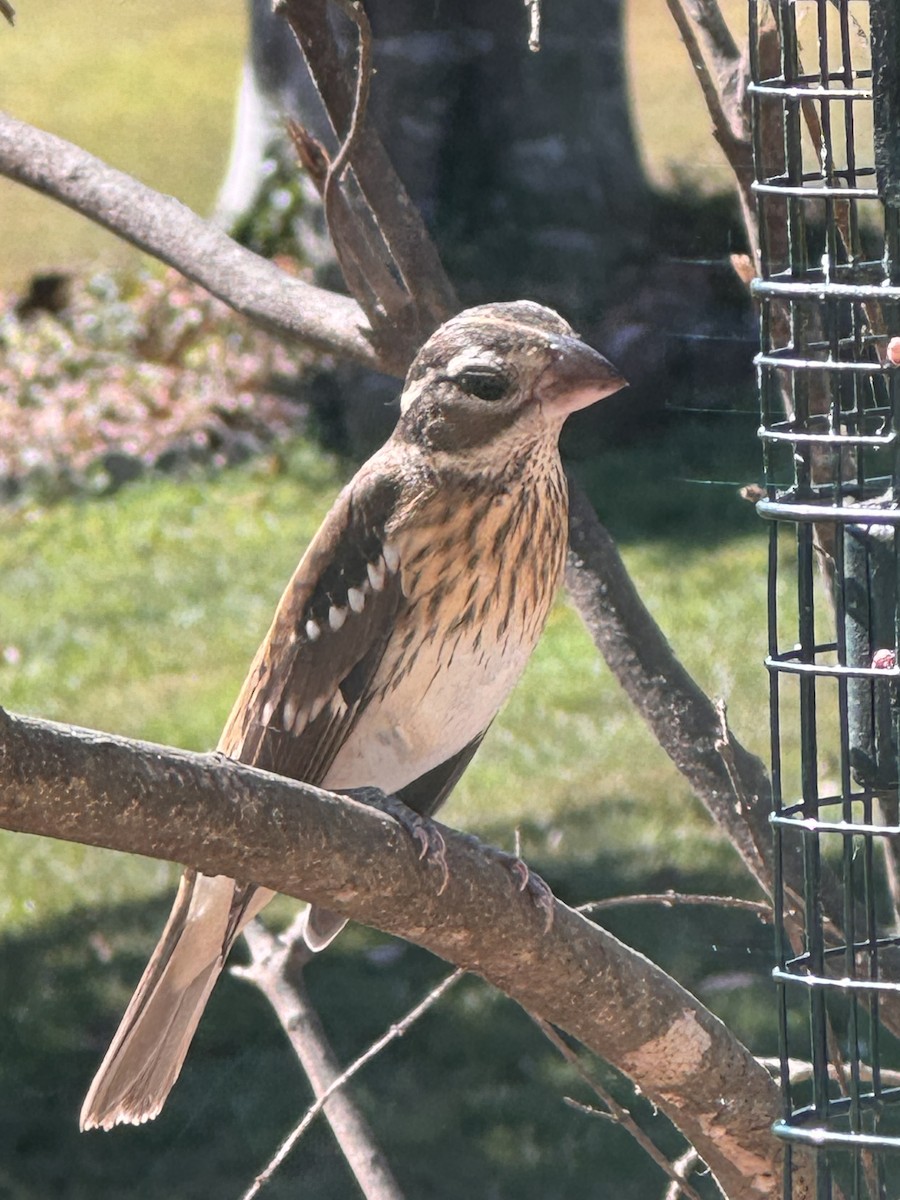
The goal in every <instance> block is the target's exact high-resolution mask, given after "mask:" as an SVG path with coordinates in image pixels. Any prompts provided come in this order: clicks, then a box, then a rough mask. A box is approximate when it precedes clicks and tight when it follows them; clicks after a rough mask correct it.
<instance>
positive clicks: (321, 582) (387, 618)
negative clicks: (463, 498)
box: [219, 471, 405, 784]
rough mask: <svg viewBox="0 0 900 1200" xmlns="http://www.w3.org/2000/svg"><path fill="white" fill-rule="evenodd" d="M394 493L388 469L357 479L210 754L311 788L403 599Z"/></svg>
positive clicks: (294, 584) (363, 690) (360, 702)
mask: <svg viewBox="0 0 900 1200" xmlns="http://www.w3.org/2000/svg"><path fill="white" fill-rule="evenodd" d="M398 495H399V484H398V483H397V481H396V479H395V478H394V477H393V476H392V475H391V474H390V473H389V472H385V473H382V474H379V473H378V472H377V471H374V472H369V473H367V474H365V475H364V474H360V475H358V476H357V477H356V478H355V479H354V480H353V481H352V482H351V483H350V484H348V486H347V487H346V488H345V489H344V491H343V492H342V493H341V495H340V496H339V497H338V499H337V501H336V502H335V504H334V507H333V508H332V509H331V511H330V513H329V514H328V516H327V517H326V518H325V520H324V522H323V524H322V526H321V528H320V529H319V532H318V533H317V534H316V536H315V538H314V539H313V541H312V542H311V543H310V546H309V549H308V550H307V551H306V553H305V554H304V556H303V558H302V560H301V562H300V565H299V566H298V567H297V570H296V571H295V572H294V575H293V578H292V579H291V581H290V583H289V584H288V586H287V588H286V590H285V592H284V595H283V596H282V598H281V602H280V604H279V606H278V609H277V611H276V613H275V618H274V620H273V622H272V626H271V628H270V630H269V633H268V635H267V637H266V639H265V641H264V642H263V644H262V645H261V646H260V648H259V651H258V652H257V655H256V658H255V659H254V661H253V664H252V666H251V668H250V672H249V674H248V676H247V679H246V681H245V683H244V686H243V688H242V689H241V693H240V695H239V696H238V699H237V701H236V703H235V706H234V709H233V710H232V713H231V716H230V718H229V720H228V723H227V725H226V726H225V730H224V732H223V734H222V737H221V739H220V741H219V749H220V750H221V751H222V752H223V753H225V754H228V755H229V756H231V757H233V758H237V759H239V760H240V761H241V762H246V763H251V764H253V765H254V766H257V767H261V768H262V769H264V770H267V771H274V772H276V773H277V774H279V775H286V776H289V777H291V778H294V779H302V780H304V781H305V782H307V783H313V784H316V783H320V782H321V781H322V780H323V779H324V777H325V774H326V772H327V770H328V768H329V766H330V764H331V763H332V761H333V760H334V757H335V755H336V754H337V752H338V750H339V749H340V747H341V746H342V744H343V743H344V741H345V739H346V737H347V735H348V734H349V732H350V730H351V729H352V727H353V724H354V721H355V719H356V717H357V715H358V714H359V713H360V712H361V711H362V709H363V708H364V707H365V705H366V703H367V702H368V700H369V699H370V692H369V684H370V683H371V680H372V677H373V675H374V673H375V671H376V670H377V669H378V665H379V663H380V661H381V658H382V656H383V654H384V650H385V647H386V645H387V643H388V641H389V639H390V637H391V633H392V631H393V629H394V627H395V624H396V620H397V616H398V613H399V612H400V610H401V608H402V606H403V604H404V603H405V597H404V595H403V589H402V586H401V577H400V570H399V559H398V556H397V554H396V551H395V550H394V548H393V547H392V546H391V545H390V544H386V541H385V534H384V529H385V525H386V523H387V520H388V517H389V516H390V513H391V512H392V511H393V509H394V507H395V505H396V502H397V498H398Z"/></svg>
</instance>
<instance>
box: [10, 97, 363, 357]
mask: <svg viewBox="0 0 900 1200" xmlns="http://www.w3.org/2000/svg"><path fill="white" fill-rule="evenodd" d="M0 175H5V176H7V177H8V178H9V179H14V180H16V181H17V182H18V183H24V184H25V185H26V186H27V187H30V188H34V189H35V191H38V192H41V193H43V194H44V195H45V196H52V197H53V199H54V200H59V201H60V203H61V204H65V205H67V206H68V207H69V208H73V209H75V211H76V212H79V213H81V214H82V215H83V216H86V217H89V218H90V219H91V220H92V221H95V222H96V223H97V224H98V225H102V226H103V227H104V229H109V230H110V231H111V232H112V233H115V234H116V235H117V236H118V237H121V238H124V239H125V241H127V242H130V243H131V244H132V245H133V246H137V247H138V249H140V250H146V251H147V253H148V254H152V255H153V256H154V257H155V258H158V259H160V260H161V261H162V262H164V263H168V265H169V266H171V267H175V268H176V269H177V270H179V271H181V273H182V274H183V275H186V276H187V278H188V279H192V280H194V282H195V283H199V284H201V286H203V287H205V288H206V289H207V291H209V292H211V293H212V294H213V295H214V296H217V297H218V298H219V299H220V300H222V301H224V303H226V304H228V305H229V306H230V307H231V308H233V309H235V311H237V312H239V313H243V314H244V315H245V316H246V317H249V318H250V320H252V321H255V322H257V324H259V325H262V326H263V327H264V328H266V329H269V330H271V331H272V332H274V333H279V334H283V335H287V336H289V337H294V338H299V339H301V340H302V341H303V342H306V343H307V344H308V345H310V346H313V347H315V348H316V349H319V350H325V351H330V352H333V353H335V354H340V355H344V356H346V357H349V358H353V359H356V361H357V362H361V363H364V364H365V365H366V366H369V367H373V368H375V369H376V370H381V369H383V364H382V363H381V361H380V359H379V358H378V356H377V354H376V352H375V350H374V349H373V347H372V345H371V344H370V341H369V336H368V335H369V327H368V322H367V320H366V317H365V314H364V313H363V311H362V309H361V308H360V307H359V305H358V304H357V303H356V301H354V300H351V299H350V298H349V297H347V296H340V295H338V294H337V293H336V292H329V291H326V290H325V289H324V288H318V287H314V286H313V285H312V284H309V283H304V282H302V280H299V279H294V278H292V277H291V276H290V275H286V274H285V273H284V272H283V271H280V270H279V269H278V267H276V266H274V265H273V264H272V263H270V262H268V261H266V259H264V258H260V257H259V256H258V255H256V254H253V253H252V251H250V250H245V249H244V247H243V246H239V245H238V244H237V242H234V241H232V240H231V238H230V237H228V236H227V235H226V234H224V233H222V231H221V230H220V229H217V228H216V227H215V226H214V225H211V224H210V223H209V222H208V221H204V220H203V219H202V218H201V217H198V216H197V215H196V213H193V212H191V210H190V209H189V208H187V207H186V206H185V205H184V204H182V203H181V202H180V201H179V200H176V199H175V198H174V197H173V196H164V195H162V194H161V193H160V192H156V191H154V190H153V188H149V187H147V186H146V185H145V184H142V183H139V182H138V181H137V180H136V179H134V178H133V177H132V176H130V175H126V174H125V173H124V172H122V171H117V170H116V169H115V168H114V167H110V166H108V165H107V164H106V163H104V162H102V161H101V160H100V159H99V158H95V157H94V156H93V155H92V154H88V153H87V151H86V150H82V149H80V147H78V146H74V145H72V143H71V142H67V141H65V140H64V139H63V138H60V137H56V136H55V134H52V133H46V132H44V131H43V130H41V129H36V128H35V127H34V126H33V125H28V124H26V123H25V122H24V121H18V120H16V118H15V117H11V116H9V115H8V114H7V113H3V112H0Z"/></svg>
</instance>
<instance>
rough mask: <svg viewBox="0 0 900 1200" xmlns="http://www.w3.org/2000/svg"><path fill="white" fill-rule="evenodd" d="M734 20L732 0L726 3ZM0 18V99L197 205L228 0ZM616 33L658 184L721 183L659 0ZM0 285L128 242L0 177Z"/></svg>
mask: <svg viewBox="0 0 900 1200" xmlns="http://www.w3.org/2000/svg"><path fill="white" fill-rule="evenodd" d="M724 8H725V11H726V13H727V15H728V16H729V18H730V19H731V20H732V21H733V22H734V27H735V28H736V29H737V30H740V29H741V27H742V25H741V22H742V21H744V20H745V18H744V17H743V15H742V14H743V10H744V8H745V5H744V3H743V0H727V2H726V3H725V5H724ZM18 9H19V12H18V20H17V24H16V28H15V30H12V29H9V28H8V27H7V26H6V25H5V24H4V25H3V26H2V27H0V108H2V109H5V110H6V111H8V112H10V113H12V114H13V115H14V116H17V117H20V118H21V119H23V120H27V121H30V122H32V123H34V124H36V125H38V126H40V127H41V128H44V129H49V130H50V131H51V132H53V133H57V134H59V135H61V136H62V137H65V138H68V139H70V140H71V141H75V142H77V143H78V144H80V145H82V146H84V147H85V148H86V149H88V150H90V151H91V152H92V153H93V154H97V155H99V156H100V157H101V158H104V159H105V160H106V161H107V162H110V163H112V164H113V165H114V166H116V167H119V168H121V169H122V170H125V171H131V172H133V173H134V174H135V175H137V176H138V178H139V179H141V180H143V181H144V182H145V183H148V184H150V185H152V186H153V187H155V188H158V189H159V190H161V191H163V192H169V193H171V194H173V195H175V196H177V197H178V198H179V199H181V200H183V201H184V202H185V203H186V204H188V205H190V206H191V207H192V208H194V209H196V210H197V211H198V212H200V213H206V212H207V211H208V210H209V207H210V205H211V203H212V201H213V199H214V197H215V194H216V191H217V188H218V185H219V183H220V181H221V178H222V175H223V172H224V168H225V163H226V160H227V156H228V149H229V144H230V140H231V128H232V119H233V112H234V103H235V98H236V92H237V82H238V77H239V72H240V62H241V55H242V51H243V44H244V39H245V16H244V8H243V6H241V5H236V4H235V3H234V2H233V0H198V2H197V3H193V4H189V5H188V4H179V3H178V0H161V2H160V3H159V4H156V5H154V7H153V13H152V18H148V14H147V10H146V8H145V7H144V6H143V5H140V4H134V3H125V2H124V0H94V2H93V3H91V4H72V3H67V2H66V0H40V3H34V2H33V0H32V2H29V0H25V2H24V3H21V4H19V5H18ZM625 38H626V41H625V46H626V60H627V64H628V73H629V93H630V98H631V104H632V111H633V119H634V125H635V132H636V136H637V138H638V142H639V144H640V147H641V152H642V155H643V158H644V163H645V166H646V169H647V173H648V175H649V177H650V179H651V180H652V181H653V182H654V183H656V184H657V185H659V186H661V187H663V188H672V187H677V188H687V189H689V190H697V191H700V192H703V193H710V192H715V191H728V190H730V189H731V180H730V177H729V172H728V168H727V166H726V165H725V162H724V159H723V156H722V154H721V152H720V151H719V149H718V147H717V146H716V144H715V142H714V141H713V139H712V137H711V136H710V122H709V117H708V116H707V114H706V110H705V107H704V105H703V101H702V99H701V96H700V91H699V88H698V87H697V84H696V81H695V79H694V76H693V72H692V70H691V67H690V64H689V62H688V58H687V54H686V52H685V49H684V46H683V45H682V43H681V40H680V38H679V37H678V33H677V31H676V29H675V26H674V24H673V22H672V20H671V18H670V17H669V15H668V12H667V11H665V5H664V4H663V3H662V0H626V4H625ZM0 228H2V229H3V231H4V238H3V254H2V256H0V288H2V287H20V286H21V285H22V284H23V283H24V281H25V280H26V279H27V278H28V277H29V276H30V275H31V274H33V273H35V272H37V271H41V270H49V269H67V268H80V267H84V266H85V264H86V263H88V262H97V261H101V262H104V263H116V264H122V265H127V264H129V263H133V262H134V261H135V258H136V256H137V251H134V250H131V249H130V248H128V247H126V246H124V245H123V244H122V243H121V242H119V241H117V240H116V239H115V238H114V237H113V236H112V235H111V234H108V233H106V232H104V231H103V230H101V229H100V228H98V227H97V226H95V225H92V224H91V223H90V222H89V221H87V220H85V219H84V218H83V217H79V216H77V215H76V214H74V213H72V212H69V211H68V210H66V209H63V208H62V207H60V206H59V205H58V204H55V203H54V202H52V201H50V200H48V199H46V198H45V197H42V196H39V195H37V194H36V193H34V192H31V191H29V190H28V189H26V188H23V187H21V186H20V185H18V184H13V183H10V182H8V181H6V180H0Z"/></svg>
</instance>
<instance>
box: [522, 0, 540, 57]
mask: <svg viewBox="0 0 900 1200" xmlns="http://www.w3.org/2000/svg"><path fill="white" fill-rule="evenodd" d="M525 7H526V8H527V9H528V49H529V50H531V51H532V53H534V54H537V53H538V51H539V50H540V48H541V0H525Z"/></svg>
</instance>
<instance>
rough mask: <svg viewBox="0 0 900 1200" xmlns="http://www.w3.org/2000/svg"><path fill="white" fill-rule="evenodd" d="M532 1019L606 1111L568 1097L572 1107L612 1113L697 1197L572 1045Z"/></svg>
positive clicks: (691, 1197)
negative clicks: (593, 1073) (588, 1106)
mask: <svg viewBox="0 0 900 1200" xmlns="http://www.w3.org/2000/svg"><path fill="white" fill-rule="evenodd" d="M532 1020H533V1021H534V1023H535V1024H536V1025H537V1027H538V1029H540V1031H541V1033H542V1034H543V1035H544V1037H545V1038H546V1039H547V1041H548V1042H550V1044H551V1045H552V1046H555V1047H556V1049H557V1050H558V1051H559V1052H560V1054H561V1055H562V1056H563V1058H564V1059H565V1060H566V1062H567V1063H569V1064H570V1066H572V1067H573V1068H574V1069H575V1072H576V1074H577V1075H578V1077H579V1078H580V1079H581V1080H582V1082H584V1083H586V1084H587V1086H588V1087H589V1088H590V1089H591V1091H592V1092H593V1093H594V1095H595V1096H597V1097H599V1099H600V1100H601V1101H602V1102H603V1104H605V1105H606V1108H607V1110H608V1111H607V1112H605V1113H598V1112H596V1110H595V1109H590V1108H586V1106H584V1105H578V1104H577V1101H572V1100H569V1103H570V1104H571V1105H572V1106H573V1107H576V1106H577V1107H579V1108H581V1109H582V1110H583V1111H588V1112H590V1113H592V1114H595V1115H597V1116H604V1117H606V1116H609V1117H612V1119H613V1120H614V1121H615V1123H616V1124H617V1125H621V1127H622V1128H623V1129H624V1130H625V1132H626V1133H628V1134H629V1135H630V1136H631V1137H632V1138H634V1140H635V1141H636V1142H637V1144H638V1145H639V1146H640V1148H641V1149H642V1150H643V1151H644V1153H645V1154H646V1155H647V1156H648V1157H649V1158H650V1159H652V1160H653V1162H655V1163H656V1165H657V1166H658V1167H660V1168H661V1169H662V1170H663V1171H665V1173H666V1174H667V1175H668V1176H669V1178H670V1179H671V1180H672V1182H673V1183H675V1184H677V1185H678V1187H679V1188H680V1189H681V1191H682V1192H683V1194H684V1195H685V1196H687V1198H688V1200H700V1197H699V1195H698V1194H697V1193H696V1192H695V1191H694V1189H693V1188H692V1187H691V1185H690V1184H689V1183H688V1182H687V1179H686V1177H685V1175H684V1174H681V1175H679V1174H676V1168H675V1165H674V1164H673V1163H671V1162H669V1160H668V1159H667V1158H666V1156H665V1155H664V1154H663V1152H662V1151H661V1150H660V1149H659V1147H658V1146H657V1145H656V1143H655V1142H654V1141H653V1139H652V1138H651V1137H649V1136H648V1135H647V1134H646V1133H645V1132H644V1130H643V1129H641V1127H640V1125H638V1123H637V1121H635V1119H634V1117H633V1116H632V1115H631V1113H630V1112H629V1111H628V1109H627V1108H625V1107H624V1106H623V1105H621V1104H620V1103H619V1102H618V1100H616V1098H615V1097H614V1096H613V1095H612V1094H611V1093H610V1092H608V1091H607V1089H606V1088H605V1087H604V1086H603V1084H602V1083H600V1082H599V1080H597V1079H595V1078H594V1076H593V1075H592V1074H591V1073H590V1071H588V1070H587V1069H586V1067H585V1065H584V1063H583V1062H582V1061H581V1059H580V1058H579V1057H578V1055H577V1054H576V1053H575V1051H574V1050H573V1049H572V1047H571V1046H570V1045H569V1044H568V1043H567V1042H566V1041H565V1040H564V1039H563V1038H561V1037H560V1036H559V1034H558V1033H557V1032H556V1030H555V1029H554V1028H553V1027H552V1025H548V1024H547V1022H546V1021H543V1020H541V1018H540V1017H535V1016H534V1015H533V1014H532Z"/></svg>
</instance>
